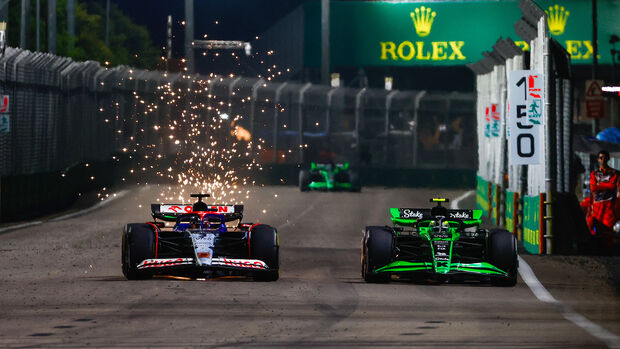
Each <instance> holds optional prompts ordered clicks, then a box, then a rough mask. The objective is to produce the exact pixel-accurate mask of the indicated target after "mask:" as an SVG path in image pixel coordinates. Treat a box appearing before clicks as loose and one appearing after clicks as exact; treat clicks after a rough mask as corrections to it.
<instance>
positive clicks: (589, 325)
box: [451, 190, 620, 349]
mask: <svg viewBox="0 0 620 349" xmlns="http://www.w3.org/2000/svg"><path fill="white" fill-rule="evenodd" d="M474 192H475V191H474V190H471V191H468V192H467V193H465V194H463V195H461V196H459V197H458V198H456V199H455V200H454V201H453V202H452V205H451V207H452V208H453V209H458V206H459V203H460V201H461V200H463V199H465V198H466V197H467V196H468V195H471V194H472V193H474ZM519 275H521V279H523V281H525V283H526V284H527V286H528V287H529V288H530V290H532V293H534V296H536V298H538V300H539V301H541V302H544V303H549V304H552V305H554V306H555V307H556V308H557V309H558V310H559V311H560V312H561V313H562V316H564V318H565V319H566V320H568V321H570V322H572V323H574V324H575V325H577V326H579V327H581V328H582V329H583V330H584V331H586V332H588V333H589V334H590V335H592V336H594V337H595V338H597V339H599V340H601V341H602V342H604V343H605V344H607V346H608V347H609V348H612V349H620V337H619V336H617V335H615V334H614V333H611V332H609V331H608V330H606V329H604V328H603V327H601V326H599V325H597V324H595V323H594V322H592V321H590V320H588V319H587V318H586V317H585V316H583V315H581V314H579V313H577V312H575V311H574V310H573V309H572V308H571V307H569V306H567V305H565V304H564V303H562V302H560V301H558V300H557V299H555V298H553V296H552V295H551V293H549V291H547V289H546V288H545V286H543V285H542V283H540V281H538V278H537V277H536V275H535V274H534V271H533V270H532V268H531V267H530V265H529V264H527V262H526V261H525V260H524V259H523V258H521V256H519Z"/></svg>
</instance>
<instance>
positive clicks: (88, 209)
mask: <svg viewBox="0 0 620 349" xmlns="http://www.w3.org/2000/svg"><path fill="white" fill-rule="evenodd" d="M128 192H129V190H121V191H119V192H118V193H115V194H112V195H111V196H110V197H108V198H107V199H105V200H103V201H100V202H98V203H97V204H95V205H93V206H91V207H89V208H87V209H84V210H81V211H77V212H73V213H69V214H66V215H64V216H60V217H56V218H54V219H50V221H51V222H57V221H62V220H65V219H69V218H73V217H77V216H81V215H84V214H87V213H89V212H91V211H94V210H96V209H98V208H101V207H103V206H105V205H107V204H109V203H110V202H111V201H113V200H116V199H119V198H122V197H123V196H125V195H126V194H127V193H128Z"/></svg>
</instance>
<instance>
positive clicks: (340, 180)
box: [299, 162, 362, 191]
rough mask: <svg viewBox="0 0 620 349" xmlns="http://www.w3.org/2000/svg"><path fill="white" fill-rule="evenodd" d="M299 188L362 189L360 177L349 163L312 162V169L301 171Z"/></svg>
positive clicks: (327, 189)
mask: <svg viewBox="0 0 620 349" xmlns="http://www.w3.org/2000/svg"><path fill="white" fill-rule="evenodd" d="M299 189H300V190H301V191H308V190H326V191H329V190H345V191H360V190H361V189H362V187H361V185H360V182H359V177H358V175H357V173H356V172H355V171H352V170H351V169H350V166H349V163H348V162H346V163H344V164H332V163H326V164H320V163H315V162H313V163H311V164H310V171H308V170H301V171H299Z"/></svg>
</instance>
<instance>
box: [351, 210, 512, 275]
mask: <svg viewBox="0 0 620 349" xmlns="http://www.w3.org/2000/svg"><path fill="white" fill-rule="evenodd" d="M447 201H448V199H431V202H436V203H437V206H435V207H433V208H431V209H418V208H391V209H390V214H391V220H392V223H393V226H392V227H389V226H383V227H379V226H369V227H366V229H365V230H364V237H363V239H362V258H361V262H362V277H363V278H364V280H365V281H366V282H388V281H389V280H390V279H391V275H398V276H399V277H401V278H407V277H410V278H415V277H416V276H425V277H430V278H433V279H435V280H444V281H449V280H451V279H455V280H464V279H465V278H476V279H482V280H490V282H491V284H493V285H496V286H514V285H516V283H517V268H518V259H517V244H516V239H515V237H514V235H513V234H511V233H510V232H508V231H506V230H501V229H491V230H487V229H481V228H480V224H481V219H480V218H481V216H482V211H481V210H450V209H447V208H445V207H443V206H441V203H442V202H447Z"/></svg>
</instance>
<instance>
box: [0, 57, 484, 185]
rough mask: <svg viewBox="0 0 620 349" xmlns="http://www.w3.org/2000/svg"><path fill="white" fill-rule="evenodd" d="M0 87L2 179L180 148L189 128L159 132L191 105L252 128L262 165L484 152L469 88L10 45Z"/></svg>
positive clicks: (460, 164)
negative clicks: (140, 64) (177, 68)
mask: <svg viewBox="0 0 620 349" xmlns="http://www.w3.org/2000/svg"><path fill="white" fill-rule="evenodd" d="M0 94H1V95H5V96H8V98H9V99H8V100H9V106H8V107H9V110H8V112H6V113H4V114H3V115H4V116H5V118H4V119H3V120H8V123H5V126H6V127H4V128H1V129H0V176H19V175H30V174H36V173H49V172H55V171H65V170H66V169H68V168H71V167H72V166H75V165H76V164H81V163H85V162H88V161H101V160H104V159H107V158H109V157H110V155H111V154H113V153H116V152H120V153H122V152H127V153H129V154H136V155H138V154H141V153H145V147H147V146H148V147H150V148H151V149H149V153H159V154H164V155H167V156H174V154H175V152H176V151H177V150H178V146H177V145H176V144H175V141H177V140H179V139H181V141H182V140H183V135H182V133H180V132H177V133H176V138H174V139H170V138H169V137H166V135H165V134H164V133H162V132H158V130H156V129H155V128H156V127H157V126H158V125H159V126H162V125H170V124H173V123H175V121H176V123H177V124H179V130H187V128H185V127H184V125H183V123H184V122H187V120H186V118H185V116H187V114H188V113H191V114H193V115H198V117H199V118H203V120H204V122H208V120H210V119H209V118H210V117H218V118H221V119H226V120H228V123H227V126H226V129H227V130H230V129H233V128H235V127H236V128H238V129H239V130H244V131H245V132H246V139H247V138H248V137H249V138H251V139H252V143H253V147H254V148H253V150H254V151H255V152H256V154H257V157H258V159H259V160H260V161H261V162H262V163H266V164H275V163H284V164H295V163H307V162H309V161H349V162H352V163H354V164H356V165H357V166H360V167H364V166H375V167H377V166H378V167H399V168H460V169H467V168H473V167H474V165H473V164H475V160H476V152H475V144H476V134H475V129H474V128H475V126H474V125H475V122H476V120H475V101H474V95H473V94H468V93H456V92H452V93H439V92H425V91H385V90H377V89H365V88H363V89H353V88H346V87H341V88H331V87H327V86H321V85H312V84H303V83H299V82H278V83H276V82H269V81H266V80H264V79H260V78H248V77H223V76H222V77H220V76H200V75H197V76H191V77H190V76H184V75H182V74H167V73H165V72H158V71H143V70H137V69H132V68H129V67H124V66H120V67H115V68H106V67H102V66H100V65H99V64H98V63H96V62H75V61H73V60H71V59H69V58H65V57H58V56H54V55H51V54H46V53H38V52H30V51H25V50H20V49H15V48H7V49H6V52H5V54H4V56H3V57H2V58H1V59H0ZM227 118H229V119H227ZM222 132H225V131H222ZM152 148H156V149H155V150H156V151H154V149H152Z"/></svg>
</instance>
